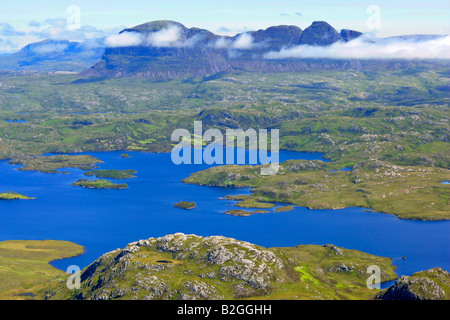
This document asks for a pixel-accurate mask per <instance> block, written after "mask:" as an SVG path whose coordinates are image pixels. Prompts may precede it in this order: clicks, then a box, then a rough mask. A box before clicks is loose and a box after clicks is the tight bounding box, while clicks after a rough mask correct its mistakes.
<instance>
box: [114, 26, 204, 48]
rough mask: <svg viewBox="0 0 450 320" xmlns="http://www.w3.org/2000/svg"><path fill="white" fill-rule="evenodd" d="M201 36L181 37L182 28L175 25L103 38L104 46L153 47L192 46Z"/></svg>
mask: <svg viewBox="0 0 450 320" xmlns="http://www.w3.org/2000/svg"><path fill="white" fill-rule="evenodd" d="M200 38H201V36H200V35H196V36H194V37H191V38H189V39H187V40H183V39H182V30H181V28H180V27H179V26H177V25H172V26H169V27H167V28H163V29H161V30H159V31H156V32H152V33H149V34H144V33H140V32H135V31H127V32H122V33H120V34H116V35H111V36H109V37H107V38H106V39H105V45H106V47H129V46H153V47H192V46H194V45H195V44H196V43H197V42H198V41H199V40H200Z"/></svg>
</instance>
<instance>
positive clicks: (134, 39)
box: [0, 20, 435, 81]
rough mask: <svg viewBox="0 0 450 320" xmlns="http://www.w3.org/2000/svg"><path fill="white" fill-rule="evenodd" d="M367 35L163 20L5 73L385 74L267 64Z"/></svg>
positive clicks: (152, 76) (19, 58)
mask: <svg viewBox="0 0 450 320" xmlns="http://www.w3.org/2000/svg"><path fill="white" fill-rule="evenodd" d="M361 35H362V33H361V32H359V31H355V30H349V29H342V30H341V31H340V32H338V31H337V30H336V29H334V28H333V27H332V26H331V25H329V24H328V23H327V22H324V21H315V22H313V23H312V24H311V26H309V27H307V28H306V29H304V30H302V29H300V28H299V27H297V26H292V25H280V26H272V27H269V28H267V29H261V30H257V31H250V32H243V33H239V34H237V35H235V36H233V37H230V36H220V35H216V34H214V33H212V32H210V31H208V30H205V29H200V28H195V27H193V28H187V27H185V26H184V25H182V24H181V23H178V22H175V21H168V20H159V21H152V22H148V23H144V24H141V25H138V26H135V27H132V28H127V29H124V30H122V31H121V32H120V33H119V34H117V35H113V36H110V37H107V38H105V39H97V40H93V41H91V42H85V43H79V42H70V41H66V40H44V41H41V42H37V43H32V44H29V45H27V46H26V47H24V48H23V49H22V50H21V51H19V52H17V53H14V54H10V55H3V56H0V70H12V71H18V70H34V71H40V72H55V71H73V72H80V73H81V74H82V75H84V76H90V77H94V78H100V77H101V78H103V77H139V78H147V79H149V80H156V81H166V80H171V79H176V78H178V79H189V78H195V77H211V76H215V75H217V74H221V73H223V72H240V71H246V72H263V73H264V72H304V71H318V70H346V69H357V70H361V69H365V68H369V69H370V68H378V67H379V65H380V62H379V61H378V62H374V61H369V60H356V59H329V58H327V59H314V58H308V59H303V58H302V59H298V58H297V59H293V58H291V59H267V57H266V56H264V55H265V54H267V53H269V52H279V51H280V50H287V49H290V48H295V47H297V46H302V45H305V46H306V45H307V46H309V47H319V48H320V47H322V48H323V47H327V46H330V45H332V44H334V43H337V42H341V43H345V42H349V41H351V40H354V39H356V38H358V37H360V36H361ZM433 37H435V36H434V35H414V36H400V37H392V39H394V38H395V39H402V40H404V39H419V40H424V39H425V40H426V39H432V38H433ZM386 39H387V38H386ZM364 41H370V40H367V39H365V40H364ZM383 64H386V62H383ZM388 64H389V62H388ZM403 65H404V66H409V62H406V61H401V62H398V61H397V62H396V64H395V66H396V68H398V67H399V66H400V67H402V66H403ZM386 67H387V68H390V67H391V66H389V65H388V66H386Z"/></svg>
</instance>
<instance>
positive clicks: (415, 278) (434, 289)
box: [376, 267, 450, 300]
mask: <svg viewBox="0 0 450 320" xmlns="http://www.w3.org/2000/svg"><path fill="white" fill-rule="evenodd" d="M376 299H380V300H450V273H448V272H447V271H446V270H443V269H441V268H439V267H436V268H433V269H429V270H426V271H420V272H416V273H413V274H412V275H411V276H401V277H400V278H399V279H398V280H397V281H396V282H395V283H394V284H393V285H392V286H390V287H389V288H388V289H385V290H383V291H381V292H380V293H378V294H377V295H376Z"/></svg>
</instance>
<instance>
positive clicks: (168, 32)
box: [146, 25, 181, 47]
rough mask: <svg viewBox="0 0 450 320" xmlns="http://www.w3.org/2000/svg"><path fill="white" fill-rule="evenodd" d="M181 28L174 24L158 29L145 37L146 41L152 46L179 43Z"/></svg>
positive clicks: (170, 45)
mask: <svg viewBox="0 0 450 320" xmlns="http://www.w3.org/2000/svg"><path fill="white" fill-rule="evenodd" d="M180 35H181V28H180V27H179V26H176V25H171V26H169V27H167V28H163V29H161V30H159V31H156V32H153V33H150V34H149V35H148V37H147V39H146V43H147V44H149V45H152V46H154V47H173V46H178V45H180V43H178V41H179V40H180Z"/></svg>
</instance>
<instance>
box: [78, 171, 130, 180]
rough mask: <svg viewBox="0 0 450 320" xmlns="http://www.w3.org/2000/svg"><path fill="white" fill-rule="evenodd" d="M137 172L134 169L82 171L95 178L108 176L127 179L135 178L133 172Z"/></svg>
mask: <svg viewBox="0 0 450 320" xmlns="http://www.w3.org/2000/svg"><path fill="white" fill-rule="evenodd" d="M134 173H137V171H135V170H131V169H129V170H114V169H113V170H93V171H87V172H85V173H84V175H85V176H88V177H91V176H95V177H97V178H109V179H128V178H135V177H136V176H134V175H133V174H134Z"/></svg>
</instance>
